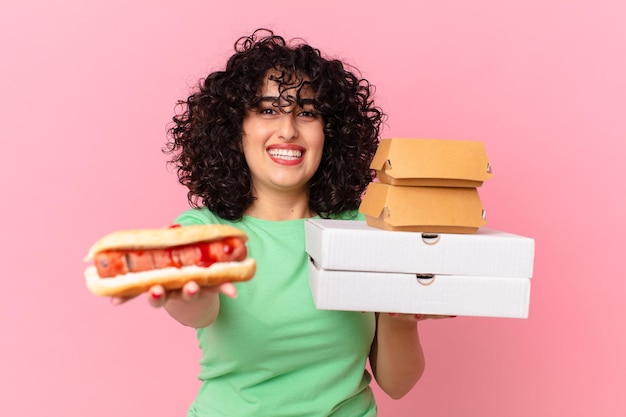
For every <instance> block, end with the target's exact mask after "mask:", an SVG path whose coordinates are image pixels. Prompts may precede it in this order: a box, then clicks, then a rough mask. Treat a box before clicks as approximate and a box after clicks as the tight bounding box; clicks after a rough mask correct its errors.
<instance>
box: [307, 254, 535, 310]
mask: <svg viewBox="0 0 626 417" xmlns="http://www.w3.org/2000/svg"><path fill="white" fill-rule="evenodd" d="M530 281H531V280H530V279H527V278H506V279H501V278H499V277H470V276H458V275H452V276H437V275H435V276H433V277H431V278H419V279H418V278H417V277H416V276H415V275H412V274H390V273H381V272H355V271H328V270H324V269H320V268H318V267H317V266H316V265H315V264H314V263H313V262H309V285H310V287H311V293H312V296H313V301H314V303H315V306H316V307H317V308H318V309H322V310H344V311H374V312H389V313H406V314H443V315H456V316H482V317H501V318H527V317H528V311H529V306H530V287H531V282H530Z"/></svg>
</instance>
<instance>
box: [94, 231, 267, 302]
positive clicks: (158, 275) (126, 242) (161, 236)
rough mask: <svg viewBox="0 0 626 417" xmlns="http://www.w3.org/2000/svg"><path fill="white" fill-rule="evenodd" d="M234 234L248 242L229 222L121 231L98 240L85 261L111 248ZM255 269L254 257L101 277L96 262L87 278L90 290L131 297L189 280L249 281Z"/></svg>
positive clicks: (206, 282)
mask: <svg viewBox="0 0 626 417" xmlns="http://www.w3.org/2000/svg"><path fill="white" fill-rule="evenodd" d="M230 237H237V238H239V239H241V240H242V241H244V242H245V241H247V235H246V234H245V233H244V232H243V231H241V230H239V229H237V228H235V227H231V226H228V225H193V226H182V227H171V228H160V229H135V230H119V231H116V232H113V233H111V234H108V235H106V236H104V237H102V238H101V239H100V240H98V241H97V242H96V243H95V244H94V245H93V246H92V247H91V248H90V249H89V252H88V254H87V256H86V257H85V261H93V260H94V258H95V257H96V255H97V254H99V253H101V252H107V251H119V250H150V249H164V248H170V247H177V246H181V245H188V244H194V243H199V242H209V241H219V240H221V239H224V238H230ZM255 272H256V262H255V261H254V259H251V258H245V259H243V260H240V261H223V262H219V261H216V262H215V263H212V264H211V265H209V266H197V265H186V266H169V267H165V268H159V269H151V270H145V271H140V272H126V273H123V274H119V275H115V276H112V277H107V278H102V277H100V275H99V273H98V270H97V268H96V266H95V265H93V264H92V265H90V266H89V267H87V268H86V269H85V280H86V285H87V289H88V290H89V291H91V292H92V293H93V294H96V295H100V296H115V297H131V296H135V295H138V294H141V293H143V292H145V291H147V290H148V289H150V287H152V286H154V285H162V286H163V287H164V288H165V289H167V290H175V289H180V288H182V287H183V285H184V284H185V283H186V282H189V281H196V282H197V283H198V284H199V285H201V286H213V285H220V284H223V283H225V282H241V281H247V280H249V279H251V278H252V277H253V276H254V273H255Z"/></svg>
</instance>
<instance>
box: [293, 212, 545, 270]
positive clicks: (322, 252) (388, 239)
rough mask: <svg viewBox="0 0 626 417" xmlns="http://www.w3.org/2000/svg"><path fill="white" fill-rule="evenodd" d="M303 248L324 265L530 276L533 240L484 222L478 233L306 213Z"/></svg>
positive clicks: (533, 248) (326, 267)
mask: <svg viewBox="0 0 626 417" xmlns="http://www.w3.org/2000/svg"><path fill="white" fill-rule="evenodd" d="M304 230H305V234H306V240H305V250H306V252H307V253H308V255H309V257H310V258H312V259H314V260H315V263H316V264H317V265H318V266H319V267H320V268H324V269H327V270H347V271H377V272H398V273H418V274H439V275H468V276H498V277H518V278H530V277H532V275H533V263H534V254H535V240H534V239H532V238H529V237H525V236H520V235H515V234H512V233H507V232H503V231H499V230H494V229H489V228H483V229H480V230H479V231H478V232H477V233H476V234H471V235H469V234H445V233H444V234H437V235H435V234H424V233H417V232H396V231H387V230H381V229H378V228H374V227H371V226H369V225H367V223H366V222H364V221H350V220H329V219H308V220H307V221H305V223H304Z"/></svg>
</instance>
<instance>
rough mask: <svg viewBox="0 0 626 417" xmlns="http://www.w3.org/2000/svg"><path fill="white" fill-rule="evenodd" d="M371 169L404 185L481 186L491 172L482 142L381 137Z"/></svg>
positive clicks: (384, 179) (382, 178)
mask: <svg viewBox="0 0 626 417" xmlns="http://www.w3.org/2000/svg"><path fill="white" fill-rule="evenodd" d="M370 168H372V169H374V170H375V171H376V177H377V178H378V179H379V181H380V182H382V183H384V184H391V185H404V186H434V187H480V186H481V185H482V184H483V182H484V181H486V180H487V179H489V178H490V177H491V175H492V174H491V166H490V165H489V161H488V159H487V154H486V152H485V147H484V145H483V143H482V142H478V141H468V140H441V139H409V138H387V139H382V140H381V141H380V144H379V145H378V149H377V151H376V154H375V155H374V158H373V160H372V162H371V165H370Z"/></svg>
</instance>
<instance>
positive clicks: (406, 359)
mask: <svg viewBox="0 0 626 417" xmlns="http://www.w3.org/2000/svg"><path fill="white" fill-rule="evenodd" d="M376 323H377V324H376V336H375V338H374V342H373V343H372V350H371V352H370V365H371V368H372V372H373V373H374V378H376V382H377V383H378V385H379V386H380V387H381V388H382V390H383V391H385V393H387V394H388V395H389V396H390V397H392V398H394V399H398V398H401V397H403V396H404V395H406V394H407V393H408V392H409V391H410V390H411V388H413V386H414V385H415V384H416V383H417V381H418V380H419V379H420V377H421V376H422V374H423V373H424V365H425V361H424V353H423V351H422V346H421V344H420V340H419V334H418V329H417V319H416V318H415V316H414V315H408V314H393V315H391V314H388V313H379V314H377V319H376Z"/></svg>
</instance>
